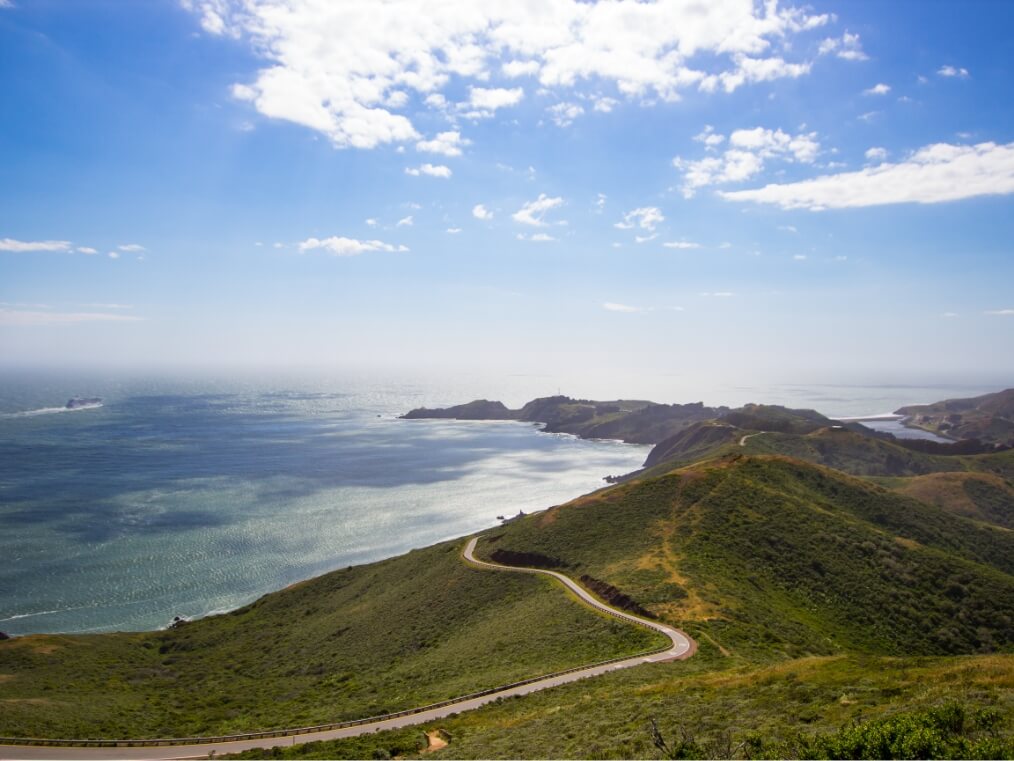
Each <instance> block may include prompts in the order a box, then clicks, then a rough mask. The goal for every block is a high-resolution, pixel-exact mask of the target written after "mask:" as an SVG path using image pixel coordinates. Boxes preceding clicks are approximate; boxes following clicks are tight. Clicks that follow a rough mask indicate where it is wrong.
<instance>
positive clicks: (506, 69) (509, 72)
mask: <svg viewBox="0 0 1014 761" xmlns="http://www.w3.org/2000/svg"><path fill="white" fill-rule="evenodd" d="M539 68H541V67H540V66H539V62H538V61H507V62H506V63H504V64H503V65H502V66H501V67H500V71H502V72H503V74H504V76H505V77H510V78H511V79H514V78H515V77H523V76H528V75H532V74H538V73H539Z"/></svg>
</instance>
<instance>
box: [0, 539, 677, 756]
mask: <svg viewBox="0 0 1014 761" xmlns="http://www.w3.org/2000/svg"><path fill="white" fill-rule="evenodd" d="M477 541H478V537H473V538H471V539H469V540H468V544H467V545H466V546H465V549H464V551H463V552H462V557H463V558H464V559H465V560H466V561H467V562H468V563H470V564H471V565H473V566H475V567H477V568H483V569H490V570H496V571H514V572H518V573H531V574H544V575H546V576H552V577H553V578H554V579H556V580H557V581H559V582H561V583H562V584H563V585H564V586H566V587H567V589H569V590H570V591H571V592H573V593H574V594H575V595H577V596H578V597H579V598H580V599H581V600H582V601H583V602H585V603H586V604H588V605H590V606H591V607H593V608H596V609H597V610H599V611H602V612H603V613H606V614H608V615H610V616H613V617H615V618H619V619H623V620H625V621H629V622H631V623H633V624H637V625H639V626H645V627H647V628H649V629H654V630H655V631H657V632H660V633H661V634H664V635H665V636H666V637H668V638H669V641H670V642H671V643H672V645H671V647H669V648H668V649H666V650H662V651H657V652H654V653H650V654H642V655H635V656H632V657H630V658H623V659H620V660H613V661H606V662H603V663H598V664H593V665H590V666H587V667H585V668H578V669H575V670H570V671H567V672H563V673H559V674H551V675H548V676H545V677H541V678H538V679H535V680H532V681H530V682H527V683H526V684H518V685H515V686H510V687H505V688H503V689H500V690H496V691H494V692H490V693H488V694H486V695H482V696H478V697H465V698H462V699H460V700H457V701H455V702H453V703H451V704H450V705H442V706H440V707H437V708H432V709H428V710H423V711H420V712H418V713H412V714H409V715H407V716H398V717H395V718H390V719H381V720H378V721H371V722H369V723H366V724H358V725H356V726H352V727H342V728H340V729H329V730H323V731H319V732H306V731H305V730H303V731H299V733H298V734H296V733H295V732H296V731H297V730H286V731H290V732H293V734H290V735H287V736H282V737H264V738H258V739H253V740H236V741H231V742H211V743H192V744H168V743H172V741H171V740H169V741H167V744H165V745H161V746H134V747H129V746H127V745H126V744H127V743H129V742H130V740H123V741H121V742H122V743H123V746H122V747H74V746H66V745H62V746H39V745H0V761H15V760H19V759H25V761H38V760H39V759H68V760H74V759H83V760H86V761H96V760H97V759H183V758H207V757H208V755H209V754H210V753H211V752H212V751H213V752H214V753H215V755H216V756H220V755H222V754H225V753H239V752H240V751H244V750H251V749H253V748H274V747H277V746H285V745H295V744H297V743H300V744H301V743H308V742H315V741H318V740H338V739H341V738H345V737H355V736H357V735H364V734H370V733H372V732H380V731H382V730H387V729H400V728H402V727H408V726H413V725H416V724H426V723H428V722H431V721H434V720H436V719H443V718H446V717H448V716H451V715H453V714H457V713H461V712H462V711H470V710H472V709H475V708H479V707H480V706H483V705H486V704H487V703H491V702H493V701H494V700H498V699H500V698H508V697H514V696H517V695H528V694H531V693H533V692H538V691H540V690H545V689H548V688H550V687H556V686H558V685H561V684H567V683H569V682H576V681H577V680H579V679H585V678H587V677H592V676H598V675H600V674H605V673H608V672H610V671H616V670H618V669H625V668H631V667H632V666H639V665H641V664H643V663H660V662H663V661H672V660H682V659H684V658H689V657H690V656H691V655H693V654H694V653H695V652H696V650H697V644H696V643H695V642H694V641H693V640H692V639H690V637H688V636H687V635H686V634H684V633H683V632H681V631H679V630H678V629H674V628H673V627H671V626H667V625H665V624H660V623H658V622H657V621H650V620H648V619H644V618H640V617H638V616H634V615H631V614H630V613H627V612H625V611H622V610H618V609H616V608H613V607H610V606H609V605H606V604H605V603H603V602H601V601H600V600H598V599H596V598H595V597H594V596H592V595H591V594H590V593H589V592H588V591H587V590H585V589H584V587H582V586H580V585H579V584H578V583H577V582H575V581H573V580H572V579H571V578H569V577H567V576H564V575H563V574H562V573H557V572H556V571H545V570H542V569H539V568H517V567H514V566H505V565H498V564H496V563H488V562H486V561H484V560H479V559H478V558H476V557H475V545H476V542H477Z"/></svg>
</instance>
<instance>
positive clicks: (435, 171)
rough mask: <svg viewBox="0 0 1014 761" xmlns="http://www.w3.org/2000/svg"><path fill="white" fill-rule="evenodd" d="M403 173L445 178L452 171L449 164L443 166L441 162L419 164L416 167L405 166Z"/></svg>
mask: <svg viewBox="0 0 1014 761" xmlns="http://www.w3.org/2000/svg"><path fill="white" fill-rule="evenodd" d="M405 174H408V175H411V176H413V177H418V176H419V175H423V174H425V175H429V176H430V177H440V178H442V179H445V180H446V179H449V178H450V176H451V175H452V174H454V173H453V172H452V171H451V168H450V167H449V166H444V165H443V164H437V165H436V166H434V165H433V164H420V165H419V166H418V167H405Z"/></svg>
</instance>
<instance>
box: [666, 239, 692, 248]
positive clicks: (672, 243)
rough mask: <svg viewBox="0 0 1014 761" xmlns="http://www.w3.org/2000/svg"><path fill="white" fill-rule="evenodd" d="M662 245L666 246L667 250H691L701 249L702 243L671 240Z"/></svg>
mask: <svg viewBox="0 0 1014 761" xmlns="http://www.w3.org/2000/svg"><path fill="white" fill-rule="evenodd" d="M662 245H663V246H665V247H666V248H678V249H691V248H700V247H701V244H700V243H693V242H692V241H689V240H671V241H668V242H666V243H663V244H662Z"/></svg>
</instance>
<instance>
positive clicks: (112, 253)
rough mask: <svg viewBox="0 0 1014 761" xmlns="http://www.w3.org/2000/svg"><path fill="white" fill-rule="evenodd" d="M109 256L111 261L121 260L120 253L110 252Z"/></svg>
mask: <svg viewBox="0 0 1014 761" xmlns="http://www.w3.org/2000/svg"><path fill="white" fill-rule="evenodd" d="M108 256H109V258H110V259H119V258H120V252H119V251H110V252H109V254H108Z"/></svg>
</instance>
